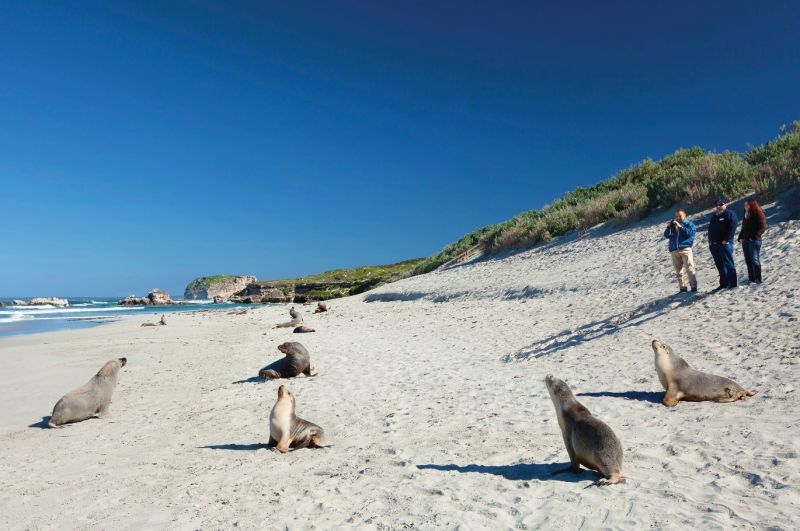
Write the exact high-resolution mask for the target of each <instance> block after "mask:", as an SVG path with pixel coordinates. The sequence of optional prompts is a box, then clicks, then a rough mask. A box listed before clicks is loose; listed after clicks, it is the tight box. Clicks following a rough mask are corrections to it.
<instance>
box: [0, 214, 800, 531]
mask: <svg viewBox="0 0 800 531" xmlns="http://www.w3.org/2000/svg"><path fill="white" fill-rule="evenodd" d="M777 211H778V209H776V208H775V206H772V207H771V209H768V213H770V212H777ZM705 216H706V213H700V214H699V215H698V216H695V219H696V220H698V221H703V220H704V219H705ZM667 217H668V214H665V215H660V216H658V215H657V216H653V217H651V218H649V219H648V220H645V221H643V222H641V223H639V224H637V225H636V226H633V227H632V228H630V229H626V230H624V231H616V232H615V231H612V230H609V229H603V228H600V229H597V230H595V231H593V232H591V233H590V234H589V235H588V236H586V237H584V238H580V239H575V238H573V239H571V240H566V241H558V242H553V243H552V244H550V245H548V246H544V247H540V248H537V249H533V250H529V251H525V252H521V253H517V254H508V255H505V256H501V257H497V258H496V259H493V260H486V261H481V262H477V263H474V264H467V265H463V266H460V267H456V268H454V269H450V270H447V271H443V272H436V273H431V274H428V275H423V276H420V277H414V278H410V279H407V280H404V281H401V282H397V283H394V284H390V285H387V286H384V287H382V288H379V289H377V290H375V291H372V292H370V293H368V294H366V295H361V296H357V297H351V298H349V299H343V300H337V301H333V302H331V304H330V307H331V310H330V311H329V312H327V313H323V314H318V315H312V313H311V312H312V311H313V306H305V307H303V311H304V317H305V320H306V322H307V323H308V324H309V325H310V326H313V327H314V328H316V329H317V333H316V334H308V335H304V336H301V337H299V338H298V336H296V335H293V334H292V333H291V330H290V329H288V330H287V329H284V330H281V329H277V330H273V329H272V325H274V324H275V323H278V322H281V321H283V320H285V317H286V315H285V314H286V308H285V307H263V308H258V309H254V310H252V311H250V312H248V313H247V314H245V315H227V314H225V313H195V314H183V315H175V316H173V317H171V319H170V325H169V326H168V327H160V328H156V329H146V328H145V329H143V328H140V327H139V324H140V321H141V320H140V319H136V318H127V319H125V320H123V321H121V322H119V323H113V324H109V325H104V326H101V327H98V328H94V329H88V330H80V331H73V332H59V333H51V334H42V335H36V336H23V337H15V338H10V339H4V340H2V341H0V400H1V401H2V402H0V406H2V407H0V444H2V447H3V459H2V460H0V487H2V488H0V526H2V527H3V528H33V529H56V528H58V529H64V528H88V527H102V528H113V529H140V528H143V527H145V528H180V529H197V528H203V529H215V528H230V527H233V526H238V527H240V528H245V529H256V528H259V529H263V528H266V529H273V528H289V529H304V528H314V527H316V528H341V527H357V528H363V529H370V528H372V529H386V528H391V529H395V528H403V527H419V528H461V529H480V528H521V529H525V528H533V527H537V526H544V527H547V528H549V529H575V528H579V527H584V528H608V529H616V528H636V529H641V528H657V529H685V528H687V527H689V526H693V527H695V528H697V529H721V528H745V529H748V528H773V529H793V528H797V527H799V526H800V493H799V492H798V487H797V485H799V484H800V463H798V452H800V440H799V439H798V433H800V403H799V401H798V391H797V389H796V386H797V382H798V381H800V369H799V368H798V359H800V358H799V357H798V355H800V341H799V340H800V326H798V317H800V300H798V287H800V271H799V270H798V268H797V264H798V263H800V253H799V252H798V249H799V248H800V246H798V243H800V222H798V221H781V220H780V219H779V217H778V216H777V214H776V215H773V217H772V218H771V220H770V221H771V226H770V229H769V230H768V232H767V234H766V237H765V240H764V247H763V250H762V258H763V261H764V278H765V282H766V284H764V285H763V286H743V287H741V288H740V289H738V290H735V291H725V292H722V293H718V294H708V293H706V292H707V291H708V290H710V288H712V287H714V286H715V285H716V280H717V279H716V270H715V269H714V267H713V264H712V262H711V257H710V255H709V253H708V251H707V249H706V245H705V244H706V242H705V239H704V237H703V236H702V235H701V236H700V237H699V238H698V242H697V244H696V246H695V249H696V251H695V252H696V262H697V268H698V277H699V282H700V289H701V293H700V294H698V295H694V296H693V295H691V294H683V295H676V293H675V292H676V291H677V289H676V288H677V286H676V283H675V281H674V277H673V273H672V270H671V265H670V263H669V259H668V258H669V257H668V255H667V252H666V244H665V242H664V241H663V240H662V238H661V231H662V226H663V225H662V223H663V222H664V221H665V220H666V219H667ZM701 228H702V226H701ZM737 264H738V265H739V266H740V277H742V276H743V274H744V273H745V271H744V264H743V260H742V257H741V253H740V252H738V254H737ZM745 276H746V275H745ZM653 338H658V339H661V340H662V341H664V342H666V343H668V344H670V345H671V346H672V347H673V348H675V350H676V351H677V353H678V354H680V355H682V356H683V357H684V358H685V359H686V360H687V361H688V362H689V363H691V364H692V365H693V366H694V367H695V368H698V369H701V370H707V371H709V372H714V373H717V374H722V375H725V376H728V377H731V378H733V379H734V380H736V381H737V382H739V383H741V384H742V385H744V386H745V387H748V388H755V389H758V390H759V394H758V395H757V396H756V397H754V398H750V399H747V400H744V401H740V402H736V403H733V404H712V403H694V404H693V403H680V404H679V405H678V406H677V407H675V408H672V409H668V408H665V407H664V406H662V405H661V403H660V400H661V396H662V394H663V391H662V389H661V388H660V385H659V383H658V379H657V377H656V373H655V370H654V368H653V354H652V351H651V350H650V347H649V343H650V341H651V340H652V339H653ZM289 340H299V341H301V342H302V343H303V344H304V345H306V347H307V348H308V349H309V351H310V352H311V355H312V360H313V361H314V363H315V365H316V366H317V368H318V370H319V375H318V376H316V377H312V378H298V379H294V380H289V381H288V382H287V381H285V380H284V381H275V382H268V383H262V382H259V381H256V380H255V378H254V377H255V375H256V374H257V371H258V369H259V368H260V367H262V366H263V365H265V364H266V363H267V362H268V361H271V360H273V359H275V358H277V357H279V356H280V353H279V352H278V351H277V349H276V347H277V345H278V344H280V343H281V342H283V341H289ZM119 356H126V357H127V358H128V365H127V366H126V367H125V368H124V369H122V371H121V372H120V378H119V386H118V388H117V391H116V394H115V397H114V400H113V403H112V406H111V415H110V417H109V418H107V419H104V420H90V421H86V422H83V423H80V424H76V425H73V426H70V427H67V428H64V429H60V430H48V429H40V428H38V427H27V426H28V425H29V424H35V423H36V422H38V421H40V420H41V419H42V417H43V416H46V415H49V413H50V410H51V408H52V406H53V404H54V403H55V401H56V400H57V399H58V398H59V397H60V396H61V395H62V394H63V393H65V392H67V391H69V390H71V389H73V388H75V387H77V386H78V385H81V384H82V383H84V382H85V381H86V380H87V379H88V378H89V377H90V376H91V375H92V374H93V373H94V372H95V371H96V370H97V369H98V368H99V367H100V366H101V365H102V364H103V362H105V361H106V360H108V359H110V358H113V357H119ZM548 373H553V374H555V375H557V376H558V377H560V378H562V379H564V380H565V381H566V382H567V383H568V384H569V385H570V386H571V387H572V389H573V391H574V392H575V393H576V394H577V395H578V399H579V400H581V401H582V403H583V404H584V405H586V406H587V407H588V408H589V409H590V410H591V411H592V413H593V414H595V415H596V416H598V417H599V418H601V419H603V420H604V421H605V422H606V423H607V424H609V425H610V426H611V427H612V428H613V429H614V430H615V432H616V434H617V435H618V437H619V438H620V439H621V441H622V444H623V448H624V450H625V465H624V473H625V475H626V476H627V477H628V482H627V483H626V484H623V485H617V486H613V487H605V488H591V489H584V487H586V486H587V485H589V484H590V483H591V482H592V481H594V480H595V479H596V477H597V476H596V475H595V474H593V473H591V472H584V473H582V474H578V475H570V474H562V475H555V476H553V475H551V472H552V471H554V470H556V469H558V468H561V467H563V466H564V465H565V464H566V463H567V461H568V458H567V453H566V450H565V449H564V444H563V442H562V440H561V433H560V431H559V428H558V423H557V421H556V418H555V413H554V411H553V406H552V403H551V401H550V398H549V396H548V394H547V390H546V389H545V386H544V383H543V379H544V376H545V375H546V374H548ZM279 382H283V383H286V385H288V386H289V388H290V389H291V390H292V391H293V393H294V394H295V396H296V399H297V412H298V414H299V415H300V416H302V417H304V418H306V419H308V420H311V421H313V422H316V423H318V424H320V425H321V426H322V427H323V428H325V430H326V433H327V435H328V439H329V441H330V442H331V443H333V445H334V446H333V447H331V448H328V449H324V450H298V451H294V452H290V453H288V454H285V455H281V454H279V453H277V452H275V451H272V450H268V449H266V448H264V447H263V446H262V445H263V444H264V443H266V442H267V440H268V429H269V428H268V416H269V411H270V409H271V407H272V405H273V403H274V401H275V399H276V396H277V388H278V385H279Z"/></svg>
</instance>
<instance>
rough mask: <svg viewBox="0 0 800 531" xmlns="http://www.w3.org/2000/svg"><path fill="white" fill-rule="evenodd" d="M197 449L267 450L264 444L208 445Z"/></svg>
mask: <svg viewBox="0 0 800 531" xmlns="http://www.w3.org/2000/svg"><path fill="white" fill-rule="evenodd" d="M198 448H207V449H209V450H243V451H250V452H254V451H256V450H260V449H261V448H269V446H268V445H266V444H264V443H253V444H235V443H234V444H209V445H208V446H198Z"/></svg>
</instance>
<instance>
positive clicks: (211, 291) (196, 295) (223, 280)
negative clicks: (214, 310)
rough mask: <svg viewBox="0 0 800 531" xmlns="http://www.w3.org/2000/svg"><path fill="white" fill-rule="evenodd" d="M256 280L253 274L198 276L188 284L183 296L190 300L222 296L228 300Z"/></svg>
mask: <svg viewBox="0 0 800 531" xmlns="http://www.w3.org/2000/svg"><path fill="white" fill-rule="evenodd" d="M255 281H256V277H254V276H252V275H240V276H234V275H212V276H210V277H198V278H196V279H194V280H192V281H191V282H189V284H188V285H187V286H186V290H185V291H184V292H183V298H184V299H189V300H197V299H214V298H216V297H222V299H224V300H228V299H230V298H231V296H232V295H233V294H234V293H237V292H240V291H242V290H243V289H245V288H246V287H247V285H248V284H252V283H254V282H255Z"/></svg>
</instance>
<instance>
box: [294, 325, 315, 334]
mask: <svg viewBox="0 0 800 531" xmlns="http://www.w3.org/2000/svg"><path fill="white" fill-rule="evenodd" d="M309 332H316V330H314V329H313V328H311V327H310V326H305V325H301V326H298V327H297V328H295V329H294V333H295V334H307V333H309Z"/></svg>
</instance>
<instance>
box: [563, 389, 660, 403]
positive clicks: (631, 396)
mask: <svg viewBox="0 0 800 531" xmlns="http://www.w3.org/2000/svg"><path fill="white" fill-rule="evenodd" d="M575 396H610V397H612V398H627V399H628V400H640V401H642V402H652V403H653V404H660V403H661V399H662V398H663V397H664V392H663V391H662V392H660V393H659V392H656V391H595V392H589V393H575Z"/></svg>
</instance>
